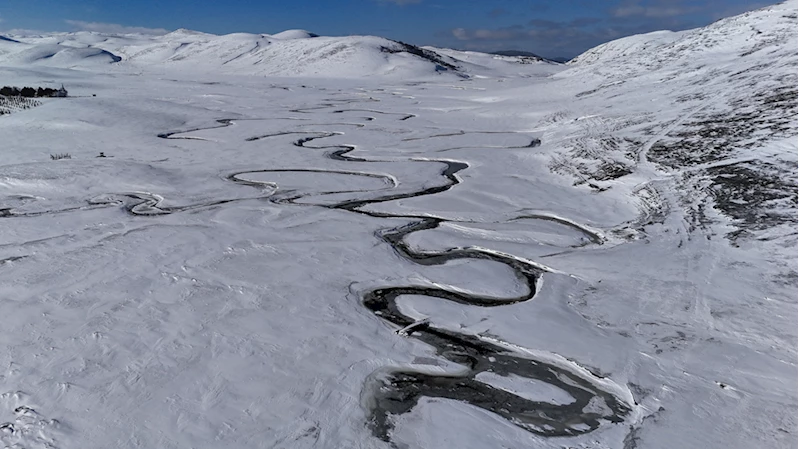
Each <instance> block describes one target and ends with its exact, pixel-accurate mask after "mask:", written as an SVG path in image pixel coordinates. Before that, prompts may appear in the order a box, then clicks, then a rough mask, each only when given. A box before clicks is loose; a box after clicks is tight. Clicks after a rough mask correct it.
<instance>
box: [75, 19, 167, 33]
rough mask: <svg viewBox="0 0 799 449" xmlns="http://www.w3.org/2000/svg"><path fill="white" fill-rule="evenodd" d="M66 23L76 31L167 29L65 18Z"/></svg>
mask: <svg viewBox="0 0 799 449" xmlns="http://www.w3.org/2000/svg"><path fill="white" fill-rule="evenodd" d="M65 22H66V23H68V24H69V25H71V26H72V27H74V28H75V29H76V30H78V31H96V32H98V33H113V34H131V33H138V34H166V33H168V32H169V30H165V29H163V28H146V27H132V26H126V25H120V24H118V23H102V22H84V21H82V20H65Z"/></svg>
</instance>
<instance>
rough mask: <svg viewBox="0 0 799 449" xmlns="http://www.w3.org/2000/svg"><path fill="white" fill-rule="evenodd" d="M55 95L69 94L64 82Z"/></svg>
mask: <svg viewBox="0 0 799 449" xmlns="http://www.w3.org/2000/svg"><path fill="white" fill-rule="evenodd" d="M53 96H54V97H66V96H67V90H66V89H64V85H63V84H62V85H61V89H58V90H57V91H55V93H54V94H53Z"/></svg>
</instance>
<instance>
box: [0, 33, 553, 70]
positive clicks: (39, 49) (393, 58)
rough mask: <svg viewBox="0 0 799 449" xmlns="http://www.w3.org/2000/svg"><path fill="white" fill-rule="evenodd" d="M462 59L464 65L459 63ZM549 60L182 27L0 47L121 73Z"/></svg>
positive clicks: (1, 61) (485, 65)
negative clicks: (102, 66) (152, 32)
mask: <svg viewBox="0 0 799 449" xmlns="http://www.w3.org/2000/svg"><path fill="white" fill-rule="evenodd" d="M459 56H463V57H464V60H459V59H457V58H458V57H459ZM544 62H545V61H543V60H541V59H539V58H529V57H505V56H497V55H484V54H477V53H470V52H457V51H454V50H440V49H434V48H420V47H416V46H413V45H409V44H405V43H402V42H397V41H392V40H389V39H385V38H382V37H376V36H345V37H322V36H318V35H316V34H314V33H311V32H308V31H305V30H287V31H283V32H280V33H277V34H273V35H268V34H249V33H233V34H227V35H223V36H217V35H214V34H208V33H202V32H197V31H191V30H185V29H180V30H176V31H174V32H171V33H168V34H165V35H162V36H152V35H140V34H124V35H119V34H105V33H97V32H85V31H83V32H75V33H53V34H48V35H41V36H13V39H11V38H6V39H5V40H4V41H0V65H11V66H16V65H30V64H37V65H49V66H53V67H71V68H80V67H87V66H92V67H95V66H97V65H98V64H107V63H118V64H116V65H117V66H119V69H120V70H126V69H127V70H144V71H147V70H160V71H163V70H176V71H185V70H191V71H194V72H195V73H225V74H236V75H259V76H307V77H325V78H365V77H371V76H380V77H389V78H409V77H410V78H419V77H429V76H434V75H445V76H453V77H464V76H467V74H468V73H484V72H490V71H493V70H495V69H496V68H498V67H499V68H500V69H501V68H503V67H505V68H507V67H511V66H512V65H516V64H518V63H522V64H531V63H544ZM481 63H482V64H481ZM95 68H98V67H95ZM109 70H111V69H110V68H109Z"/></svg>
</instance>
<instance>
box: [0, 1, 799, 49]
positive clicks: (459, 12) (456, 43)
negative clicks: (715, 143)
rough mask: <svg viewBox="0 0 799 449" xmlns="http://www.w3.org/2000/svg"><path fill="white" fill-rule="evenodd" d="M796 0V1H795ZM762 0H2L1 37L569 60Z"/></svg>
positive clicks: (759, 3)
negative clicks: (389, 48) (256, 39)
mask: <svg viewBox="0 0 799 449" xmlns="http://www.w3.org/2000/svg"><path fill="white" fill-rule="evenodd" d="M790 1H795V0H790ZM771 3H774V2H773V1H771V2H769V1H765V2H764V1H759V0H593V1H592V0H283V1H275V0H193V1H186V0H129V1H122V0H1V1H0V31H5V32H9V31H13V30H39V31H75V30H90V31H107V32H125V31H138V32H150V33H160V32H164V30H170V31H171V30H174V29H177V28H189V29H192V30H199V31H205V32H209V33H216V34H225V33H232V32H250V33H276V32H279V31H282V30H286V29H292V28H301V29H306V30H309V31H312V32H314V33H317V34H321V35H347V34H374V35H379V36H385V37H388V38H391V39H398V40H403V41H406V42H410V43H413V44H417V45H435V46H443V47H451V48H458V49H469V50H483V51H494V50H524V51H530V52H533V53H537V54H540V55H542V56H549V57H558V56H561V57H572V56H575V55H577V54H579V53H580V52H582V51H584V50H586V49H588V48H590V47H593V46H595V45H597V44H600V43H602V42H606V41H609V40H612V39H616V38H619V37H623V36H627V35H630V34H637V33H643V32H648V31H655V30H661V29H671V30H680V29H687V28H694V27H697V26H702V25H706V24H708V23H710V22H712V21H714V20H717V19H719V18H721V17H726V16H730V15H734V14H738V13H741V12H743V11H747V10H750V9H755V8H758V7H761V6H766V5H768V4H771Z"/></svg>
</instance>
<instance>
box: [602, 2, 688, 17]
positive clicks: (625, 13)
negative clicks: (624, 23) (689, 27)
mask: <svg viewBox="0 0 799 449" xmlns="http://www.w3.org/2000/svg"><path fill="white" fill-rule="evenodd" d="M689 12H691V9H690V8H678V7H669V6H665V7H664V6H641V5H631V6H622V7H619V8H616V9H614V10H613V16H614V17H620V18H623V17H649V18H657V19H660V18H664V17H676V16H681V15H683V14H687V13H689Z"/></svg>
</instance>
